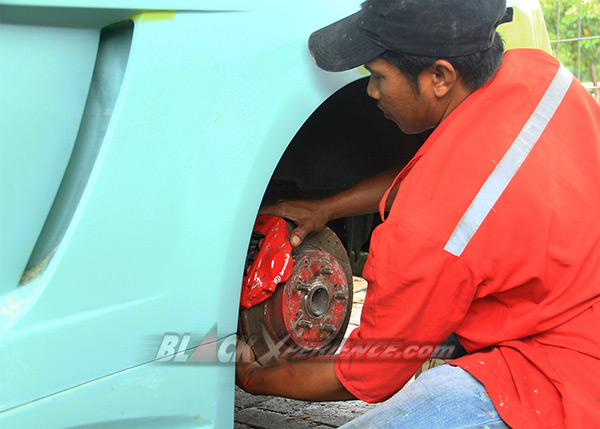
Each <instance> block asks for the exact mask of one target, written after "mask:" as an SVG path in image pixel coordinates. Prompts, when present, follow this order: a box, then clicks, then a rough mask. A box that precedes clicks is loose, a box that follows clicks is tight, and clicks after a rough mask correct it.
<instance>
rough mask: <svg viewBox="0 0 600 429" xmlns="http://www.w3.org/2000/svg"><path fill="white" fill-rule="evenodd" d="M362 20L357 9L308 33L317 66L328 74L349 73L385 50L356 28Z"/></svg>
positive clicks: (360, 12) (312, 54)
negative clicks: (348, 71)
mask: <svg viewBox="0 0 600 429" xmlns="http://www.w3.org/2000/svg"><path fill="white" fill-rule="evenodd" d="M362 17H363V11H362V10H361V11H359V12H356V13H355V14H353V15H350V16H348V17H346V18H344V19H341V20H339V21H337V22H334V23H333V24H331V25H328V26H327V27H324V28H321V29H320V30H317V31H315V32H314V33H313V34H311V36H310V38H309V39H308V49H309V51H310V54H311V56H312V58H313V60H314V61H315V63H316V64H317V66H319V67H320V68H322V69H323V70H326V71H330V72H340V71H345V70H350V69H352V68H354V67H358V66H360V65H362V64H365V63H367V62H369V61H371V60H373V59H375V58H376V57H378V56H379V55H381V54H382V53H384V52H385V51H386V48H384V47H382V46H380V45H378V44H376V43H374V42H373V41H371V40H369V39H368V38H367V37H366V36H365V35H364V34H363V33H362V32H361V31H360V30H359V29H358V25H359V24H360V22H361V19H362Z"/></svg>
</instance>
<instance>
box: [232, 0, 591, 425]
mask: <svg viewBox="0 0 600 429" xmlns="http://www.w3.org/2000/svg"><path fill="white" fill-rule="evenodd" d="M510 17H511V15H510V10H508V11H507V9H506V5H505V2H504V0H478V1H475V0H472V1H467V0H446V1H441V0H437V1H436V0H403V1H400V0H370V1H368V2H366V4H365V5H364V7H363V9H362V10H361V11H360V12H358V13H356V14H354V15H351V16H350V17H347V18H345V19H343V20H341V21H339V22H337V23H334V24H332V25H330V26H328V27H325V28H324V29H322V30H319V31H317V32H316V33H314V34H313V35H312V36H311V39H310V41H309V47H310V50H311V54H312V56H313V58H314V60H315V62H316V63H317V65H318V66H320V67H322V68H324V69H325V70H329V71H342V70H347V69H350V68H353V67H356V66H359V65H361V64H365V65H366V67H367V68H368V69H369V70H370V71H371V78H370V82H369V85H368V89H367V92H368V94H369V95H370V96H371V97H373V98H375V99H376V100H377V101H378V105H379V107H380V109H381V110H382V111H383V112H384V115H385V116H386V117H387V118H389V119H391V120H393V121H394V122H395V123H396V124H397V125H398V126H399V127H400V128H401V129H402V130H403V131H404V132H406V133H418V132H421V131H424V130H428V129H432V128H434V131H433V132H432V134H431V135H430V137H429V138H428V139H427V141H426V142H425V143H424V144H423V146H422V147H421V149H420V150H419V151H418V152H417V154H416V155H415V157H414V158H413V159H412V160H411V162H410V163H409V164H408V165H407V166H406V167H405V168H404V170H403V171H402V172H401V173H400V174H399V175H398V176H397V177H396V179H395V180H394V181H393V183H392V185H391V187H389V189H388V191H387V192H385V194H384V189H385V188H387V187H388V186H389V185H390V182H391V179H390V177H391V175H392V174H393V173H392V172H391V171H388V172H384V173H382V174H380V175H379V176H376V177H374V178H372V179H369V180H367V181H366V182H363V183H361V184H359V185H357V186H355V187H354V188H351V189H349V190H347V191H345V192H343V193H341V194H338V195H336V196H333V197H331V198H327V199H325V200H320V201H290V202H285V203H281V204H279V205H277V206H275V207H270V208H265V209H263V211H262V212H263V213H265V214H266V213H269V214H275V215H279V216H283V217H286V218H288V219H291V220H293V221H295V222H296V223H297V224H298V228H297V229H296V230H295V231H294V232H293V233H292V244H293V245H298V244H299V242H300V241H301V240H302V239H303V238H304V236H305V235H306V234H307V233H310V232H311V231H316V230H318V229H319V228H320V227H322V226H323V225H324V224H325V222H327V221H328V220H331V219H333V218H336V217H342V216H347V215H349V214H355V213H360V212H366V211H371V210H373V209H375V208H376V206H377V201H378V200H380V199H381V203H380V207H379V209H380V213H381V216H382V219H383V220H384V223H383V224H382V225H380V226H379V227H378V228H377V229H376V230H375V231H374V233H373V236H372V239H371V249H370V255H369V259H368V261H367V263H366V265H365V270H364V276H365V278H366V279H367V280H368V282H369V287H368V291H367V297H366V300H365V304H364V308H363V312H362V318H361V326H360V327H359V328H358V329H357V330H355V331H354V332H353V333H352V335H351V337H350V338H349V340H348V342H347V343H346V344H345V345H344V347H343V349H342V351H341V353H340V356H339V357H338V358H336V359H335V360H328V359H313V360H310V359H309V360H304V361H301V360H298V361H293V362H292V363H291V365H292V367H293V370H294V374H295V375H294V377H293V378H291V377H290V376H289V375H288V373H287V372H286V371H285V369H283V368H281V367H277V366H273V367H268V368H262V367H261V366H260V365H259V364H258V363H256V362H250V363H248V362H240V363H239V364H238V368H237V376H238V382H239V383H240V384H242V385H243V386H245V388H246V389H247V390H248V391H249V392H251V393H256V394H271V395H281V396H288V397H293V398H298V399H306V400H339V399H350V398H359V399H363V400H365V401H368V402H380V401H383V400H388V398H390V397H391V399H389V400H388V401H387V402H386V403H385V404H384V405H382V406H381V407H379V408H376V409H375V410H374V411H372V412H370V413H367V414H366V415H365V416H363V417H361V418H360V419H358V420H357V421H356V422H352V423H351V424H350V426H352V427H367V426H368V427H377V426H380V427H389V426H394V427H445V428H452V427H456V428H459V427H506V425H507V424H508V425H510V426H511V427H551V426H555V427H574V428H578V427H599V426H600V382H598V380H600V344H599V339H600V222H599V221H598V220H599V219H600V199H599V198H598V196H599V195H600V126H599V124H600V108H599V107H598V105H597V104H596V103H595V102H594V101H593V99H592V97H591V96H590V95H589V94H588V93H587V92H586V91H585V89H584V88H583V87H582V86H581V85H580V84H579V83H578V82H577V81H576V80H575V79H574V78H573V77H572V75H571V74H570V73H568V72H567V71H566V70H565V69H564V68H562V67H561V66H560V64H559V63H558V62H557V61H556V60H554V59H553V58H552V57H550V56H549V55H546V54H545V53H543V52H541V51H537V50H513V51H509V52H507V53H506V55H504V57H503V52H502V51H503V49H502V42H501V40H500V37H499V36H498V35H497V33H496V27H497V26H498V25H500V24H501V23H502V22H506V21H507V20H510ZM501 64H502V65H501ZM382 195H383V198H381V197H382ZM388 209H389V214H388V216H387V218H386V217H385V211H386V210H388ZM452 332H455V333H456V335H457V337H458V338H459V340H460V342H461V344H462V346H464V347H465V349H466V350H467V352H468V354H467V355H466V356H463V357H461V358H459V359H457V360H454V361H452V362H451V363H450V365H443V366H441V367H438V368H434V369H431V370H429V371H427V372H425V373H424V374H423V375H421V376H420V377H419V378H418V379H417V380H416V381H414V382H413V383H412V384H410V385H409V386H408V387H406V388H405V389H403V390H401V391H399V390H400V389H401V388H402V387H403V386H404V384H405V383H406V382H407V381H408V380H409V378H410V377H411V376H412V375H413V374H414V372H415V371H416V370H417V369H418V368H419V366H420V365H421V364H422V362H423V360H424V359H425V358H426V357H427V355H426V354H427V353H420V352H419V353H418V354H417V356H414V353H413V354H409V353H408V351H409V349H410V350H412V351H415V350H428V351H429V353H431V351H432V347H431V345H437V344H440V343H441V342H442V341H443V340H444V339H445V338H446V337H448V335H450V334H451V333H452ZM373 341H377V342H378V344H379V343H381V342H382V341H383V342H385V341H387V342H388V343H389V344H390V345H389V347H387V348H386V349H385V351H386V353H385V356H382V354H380V355H379V357H378V358H374V359H369V357H368V355H367V356H365V355H361V356H360V357H359V354H358V353H353V350H365V349H366V348H368V346H369V344H373ZM242 347H243V345H242ZM415 347H416V349H415ZM419 347H420V348H419ZM427 347H429V348H427ZM242 350H243V348H242ZM246 351H247V350H246ZM396 392H398V393H396ZM393 395H394V396H393Z"/></svg>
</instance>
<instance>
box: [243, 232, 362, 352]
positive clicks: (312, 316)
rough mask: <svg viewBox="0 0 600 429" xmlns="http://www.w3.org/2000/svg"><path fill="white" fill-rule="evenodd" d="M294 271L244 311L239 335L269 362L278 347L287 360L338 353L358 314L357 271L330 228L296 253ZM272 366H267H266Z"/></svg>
mask: <svg viewBox="0 0 600 429" xmlns="http://www.w3.org/2000/svg"><path fill="white" fill-rule="evenodd" d="M292 260H293V270H292V274H291V276H290V277H289V278H288V280H287V281H285V282H284V283H281V284H279V285H278V286H277V288H276V289H275V292H274V293H273V294H272V295H271V296H270V297H269V298H268V299H266V300H265V301H263V302H261V303H259V304H257V305H255V306H253V307H251V308H248V309H241V311H240V318H239V333H240V334H241V336H242V337H243V338H246V339H247V341H248V342H249V344H250V346H251V347H252V349H253V351H254V353H255V354H256V356H257V358H258V360H259V362H261V358H262V359H265V360H269V359H270V358H272V357H273V353H274V352H276V351H275V350H273V348H274V347H276V348H278V349H279V350H278V352H279V353H281V354H283V355H284V356H287V357H292V356H295V355H297V354H298V353H303V354H304V355H306V353H309V354H310V353H312V355H315V354H317V353H319V352H327V353H333V352H334V351H335V349H337V347H338V346H339V344H340V343H341V341H342V339H343V337H344V333H345V331H346V328H347V326H348V322H349V320H350V311H351V310H352V269H351V266H350V261H349V259H348V255H347V253H346V249H345V248H344V246H343V245H342V243H341V242H340V240H339V239H338V237H337V236H336V235H335V234H334V233H333V231H331V230H330V229H329V228H327V227H326V228H325V229H323V230H322V231H321V232H319V233H317V234H314V235H312V236H310V237H308V238H307V239H305V240H304V242H303V243H302V244H301V245H300V246H298V247H297V248H295V249H294V250H293V251H292ZM261 363H263V364H264V363H267V362H261Z"/></svg>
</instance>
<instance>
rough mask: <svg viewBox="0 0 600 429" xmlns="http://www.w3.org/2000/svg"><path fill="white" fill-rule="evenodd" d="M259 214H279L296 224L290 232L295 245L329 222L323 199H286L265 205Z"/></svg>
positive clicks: (291, 241) (292, 242)
mask: <svg viewBox="0 0 600 429" xmlns="http://www.w3.org/2000/svg"><path fill="white" fill-rule="evenodd" d="M258 214H259V215H271V216H279V217H282V218H284V219H288V220H290V221H292V222H294V223H295V224H296V228H295V229H294V230H293V231H292V232H291V233H290V243H291V244H292V246H294V247H297V246H299V245H300V243H302V241H303V240H304V239H305V238H306V236H307V235H308V234H311V233H313V232H319V231H321V230H322V229H323V228H324V227H325V224H326V223H327V222H329V220H331V219H329V213H328V209H327V204H326V202H325V200H288V201H279V202H278V203H277V204H275V205H274V206H265V207H262V208H261V209H260V211H259V212H258Z"/></svg>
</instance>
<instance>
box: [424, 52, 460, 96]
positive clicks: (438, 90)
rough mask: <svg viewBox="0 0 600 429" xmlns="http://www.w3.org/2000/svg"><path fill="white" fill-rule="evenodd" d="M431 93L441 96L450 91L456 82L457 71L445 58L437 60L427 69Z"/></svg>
mask: <svg viewBox="0 0 600 429" xmlns="http://www.w3.org/2000/svg"><path fill="white" fill-rule="evenodd" d="M429 76H430V78H431V83H432V88H433V94H434V95H435V96H436V97H437V98H443V97H445V96H446V95H448V94H449V93H450V92H452V89H453V88H454V87H455V86H456V85H457V83H458V73H457V72H456V69H455V68H454V66H453V65H452V64H450V63H449V62H448V61H446V60H437V61H436V62H435V63H434V64H433V65H432V66H431V67H430V69H429Z"/></svg>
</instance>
